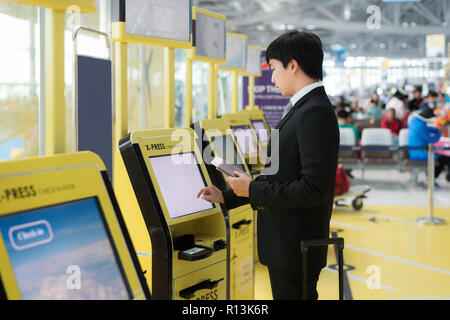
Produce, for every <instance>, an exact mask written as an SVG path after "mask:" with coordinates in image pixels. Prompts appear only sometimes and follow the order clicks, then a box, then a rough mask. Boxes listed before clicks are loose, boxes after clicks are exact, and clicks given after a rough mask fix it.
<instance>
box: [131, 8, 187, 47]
mask: <svg viewBox="0 0 450 320" xmlns="http://www.w3.org/2000/svg"><path fill="white" fill-rule="evenodd" d="M125 5H126V8H125V15H126V17H125V20H126V25H125V29H126V33H128V34H135V35H141V36H148V37H155V38H163V39H169V40H178V41H189V40H190V23H191V5H190V1H188V0H152V1H148V0H127V1H126V4H125Z"/></svg>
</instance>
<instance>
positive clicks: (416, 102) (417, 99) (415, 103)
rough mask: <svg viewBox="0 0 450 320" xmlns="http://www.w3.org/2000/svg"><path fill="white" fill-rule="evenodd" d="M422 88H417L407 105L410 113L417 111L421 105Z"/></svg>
mask: <svg viewBox="0 0 450 320" xmlns="http://www.w3.org/2000/svg"><path fill="white" fill-rule="evenodd" d="M422 101H423V98H422V88H420V87H417V88H415V89H414V91H413V99H412V100H411V101H409V103H408V109H409V111H410V112H413V111H416V110H419V106H420V104H421V103H422Z"/></svg>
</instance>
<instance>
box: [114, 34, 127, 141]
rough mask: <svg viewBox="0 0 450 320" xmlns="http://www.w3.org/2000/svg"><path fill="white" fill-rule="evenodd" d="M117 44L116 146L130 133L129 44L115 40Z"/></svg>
mask: <svg viewBox="0 0 450 320" xmlns="http://www.w3.org/2000/svg"><path fill="white" fill-rule="evenodd" d="M114 45H115V65H116V67H115V88H116V89H115V90H116V128H115V138H114V139H115V140H114V141H115V143H114V148H115V149H117V148H118V147H119V141H120V139H122V138H123V137H125V136H126V135H127V134H128V74H127V72H128V51H127V50H128V45H127V43H125V42H114Z"/></svg>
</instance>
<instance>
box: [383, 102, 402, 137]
mask: <svg viewBox="0 0 450 320" xmlns="http://www.w3.org/2000/svg"><path fill="white" fill-rule="evenodd" d="M381 127H382V128H385V129H389V130H390V131H391V134H392V139H393V141H394V144H397V142H398V134H399V133H400V129H402V128H403V127H404V126H403V123H402V121H400V120H399V119H397V118H396V117H395V109H393V108H392V109H389V110H388V112H387V117H386V118H384V119H383V120H381Z"/></svg>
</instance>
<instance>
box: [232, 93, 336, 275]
mask: <svg viewBox="0 0 450 320" xmlns="http://www.w3.org/2000/svg"><path fill="white" fill-rule="evenodd" d="M276 129H278V130H279V131H278V133H277V131H276V130H275V131H274V132H273V133H272V137H271V143H270V144H269V150H268V155H269V156H272V155H271V146H272V144H273V146H274V148H273V149H274V150H276V144H277V143H278V148H279V169H278V171H277V172H276V173H275V174H271V175H264V174H262V175H260V176H259V177H257V178H256V179H255V180H254V181H252V182H251V183H250V189H249V197H248V198H245V197H238V196H236V195H235V194H234V192H233V191H232V190H231V189H229V190H225V191H224V192H223V195H224V200H225V206H226V208H227V209H232V208H235V207H238V206H240V205H243V204H246V203H250V204H251V206H252V208H253V209H254V210H258V224H257V239H258V254H259V259H260V262H261V263H262V264H264V265H267V266H269V267H272V268H281V269H290V270H297V271H299V270H300V267H301V252H300V241H302V240H310V239H317V238H328V237H329V226H330V219H331V212H332V209H333V199H334V187H335V182H336V181H335V180H336V170H337V159H338V151H339V128H338V123H337V119H336V116H335V113H334V110H333V107H332V105H331V103H330V100H329V99H328V97H327V95H326V92H325V89H324V88H323V87H318V88H315V89H313V90H312V91H310V92H309V93H308V94H306V95H305V96H303V97H302V98H301V99H300V100H299V101H298V102H297V103H296V104H295V106H294V107H293V108H292V109H291V110H290V111H289V113H288V114H287V115H286V116H285V117H284V118H283V119H282V120H281V121H280V122H279V123H278V125H277V127H276ZM277 138H278V139H277ZM277 140H278V141H277ZM269 161H270V158H269ZM273 161H274V160H273V157H272V162H273ZM270 164H271V163H267V164H266V169H267V168H268V166H269V165H270ZM266 169H265V170H266ZM308 259H309V260H308V261H309V263H308V268H309V270H310V271H311V272H313V271H315V270H316V271H317V270H318V269H320V268H323V267H325V266H326V259H327V248H311V250H310V252H309V256H308Z"/></svg>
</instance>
